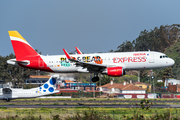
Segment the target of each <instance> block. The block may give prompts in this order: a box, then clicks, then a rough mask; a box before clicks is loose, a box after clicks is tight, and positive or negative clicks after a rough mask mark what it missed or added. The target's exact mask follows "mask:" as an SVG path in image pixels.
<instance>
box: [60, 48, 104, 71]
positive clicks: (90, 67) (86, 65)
mask: <svg viewBox="0 0 180 120" xmlns="http://www.w3.org/2000/svg"><path fill="white" fill-rule="evenodd" d="M63 51H64V53H65V55H66V57H67V58H68V60H69V61H72V62H75V64H76V66H81V67H83V68H87V69H88V70H89V71H103V70H104V69H105V68H106V67H107V66H106V65H103V64H96V63H87V62H84V61H78V60H75V59H73V58H71V56H70V55H69V54H68V52H67V51H66V50H65V49H63Z"/></svg>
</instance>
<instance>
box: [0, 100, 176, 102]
mask: <svg viewBox="0 0 180 120" xmlns="http://www.w3.org/2000/svg"><path fill="white" fill-rule="evenodd" d="M1 102H5V101H0V103H1ZM28 102H30V103H140V102H141V101H140V100H139V101H128V100H115V101H114V100H113V101H111V100H109V101H108V100H106V101H96V100H94V101H56V100H54V101H30V100H28V101H13V100H11V101H10V102H8V103H28ZM149 102H150V103H151V102H152V103H180V100H178V101H176V100H169V101H153V100H149Z"/></svg>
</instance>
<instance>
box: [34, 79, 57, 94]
mask: <svg viewBox="0 0 180 120" xmlns="http://www.w3.org/2000/svg"><path fill="white" fill-rule="evenodd" d="M55 89H56V77H52V76H51V77H50V78H49V80H48V81H47V82H46V83H44V84H43V85H42V86H40V87H38V88H37V91H36V92H41V93H47V94H48V93H57V92H59V91H57V90H55Z"/></svg>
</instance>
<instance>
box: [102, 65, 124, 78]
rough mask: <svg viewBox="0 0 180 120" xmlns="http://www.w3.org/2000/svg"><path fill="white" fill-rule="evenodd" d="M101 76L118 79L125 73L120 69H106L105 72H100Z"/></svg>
mask: <svg viewBox="0 0 180 120" xmlns="http://www.w3.org/2000/svg"><path fill="white" fill-rule="evenodd" d="M102 73H103V74H107V75H108V76H113V77H120V76H123V75H125V71H123V68H122V67H109V68H106V70H105V71H103V72H102Z"/></svg>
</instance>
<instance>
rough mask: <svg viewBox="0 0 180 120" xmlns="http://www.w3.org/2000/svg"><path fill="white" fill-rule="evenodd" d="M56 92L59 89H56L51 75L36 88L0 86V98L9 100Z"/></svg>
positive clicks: (54, 78) (54, 79) (54, 80)
mask: <svg viewBox="0 0 180 120" xmlns="http://www.w3.org/2000/svg"><path fill="white" fill-rule="evenodd" d="M58 92H59V90H56V77H53V76H51V77H50V78H49V80H48V81H47V82H46V83H44V84H43V85H42V86H40V87H36V88H31V89H22V88H0V100H6V101H7V102H9V101H10V100H12V99H26V98H36V97H40V96H44V95H50V94H54V93H58Z"/></svg>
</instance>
